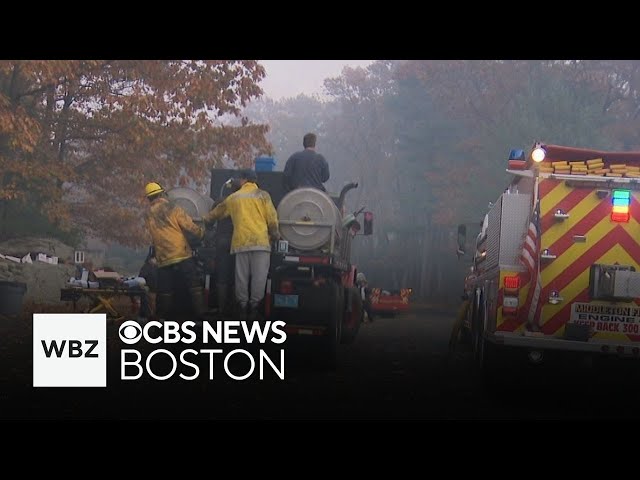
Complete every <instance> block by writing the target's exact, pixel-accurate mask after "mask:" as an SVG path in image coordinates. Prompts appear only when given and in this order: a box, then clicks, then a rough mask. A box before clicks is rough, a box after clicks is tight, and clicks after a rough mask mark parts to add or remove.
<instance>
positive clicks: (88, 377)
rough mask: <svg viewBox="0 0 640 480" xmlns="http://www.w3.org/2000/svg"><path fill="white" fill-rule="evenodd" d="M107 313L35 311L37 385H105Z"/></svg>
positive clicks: (34, 375) (34, 371) (34, 359)
mask: <svg viewBox="0 0 640 480" xmlns="http://www.w3.org/2000/svg"><path fill="white" fill-rule="evenodd" d="M106 339H107V318H106V314H104V313H73V314H68V313H35V314H34V315H33V386H34V387H106V386H107V349H106Z"/></svg>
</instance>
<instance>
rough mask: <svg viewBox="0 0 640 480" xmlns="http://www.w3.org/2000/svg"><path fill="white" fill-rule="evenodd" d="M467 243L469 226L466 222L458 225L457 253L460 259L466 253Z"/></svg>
mask: <svg viewBox="0 0 640 480" xmlns="http://www.w3.org/2000/svg"><path fill="white" fill-rule="evenodd" d="M466 244H467V226H466V225H464V224H460V225H458V250H457V251H456V255H457V256H458V260H459V259H460V257H462V256H463V255H464V254H465V251H464V249H465V246H466Z"/></svg>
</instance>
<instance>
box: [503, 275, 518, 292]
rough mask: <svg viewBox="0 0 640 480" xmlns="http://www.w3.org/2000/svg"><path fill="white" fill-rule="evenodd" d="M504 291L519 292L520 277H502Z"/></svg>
mask: <svg viewBox="0 0 640 480" xmlns="http://www.w3.org/2000/svg"><path fill="white" fill-rule="evenodd" d="M504 289H505V290H508V291H514V292H517V291H518V290H520V276H519V275H513V276H509V277H504Z"/></svg>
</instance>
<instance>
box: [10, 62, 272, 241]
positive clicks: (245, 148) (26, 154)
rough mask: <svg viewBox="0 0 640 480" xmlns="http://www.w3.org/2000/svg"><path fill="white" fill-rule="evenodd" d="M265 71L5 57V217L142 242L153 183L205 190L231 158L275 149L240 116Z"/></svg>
mask: <svg viewBox="0 0 640 480" xmlns="http://www.w3.org/2000/svg"><path fill="white" fill-rule="evenodd" d="M264 75H265V71H264V68H263V67H262V66H261V65H260V64H258V63H257V62H256V61H254V60H244V61H226V60H210V61H193V60H189V61H169V60H143V61H137V60H105V61H84V60H64V61H0V166H1V167H2V175H1V176H0V181H1V184H0V187H1V188H0V202H1V204H0V208H1V209H2V215H3V216H4V217H5V218H6V217H7V216H8V215H13V214H16V212H19V211H20V209H21V208H25V207H28V206H34V205H36V206H37V207H38V209H39V210H41V211H42V212H43V213H44V214H45V215H46V217H47V218H48V219H50V220H51V222H52V223H53V225H54V226H55V227H56V228H58V229H62V230H69V229H70V228H72V227H74V226H75V227H78V228H80V229H82V231H83V232H84V233H86V234H91V235H94V236H97V237H100V238H102V239H105V240H114V241H118V242H120V243H122V244H125V245H130V246H136V245H140V244H141V242H143V230H142V227H143V224H142V222H141V215H140V213H141V212H140V210H141V208H143V207H144V198H143V196H142V194H141V192H142V190H143V188H144V184H145V183H146V182H148V181H159V182H161V183H162V184H164V185H165V186H166V187H171V186H175V185H185V184H187V183H188V182H191V183H192V184H194V185H195V186H196V187H197V188H200V189H201V190H203V189H205V188H206V186H207V184H208V179H209V171H210V168H211V167H213V166H214V165H216V163H217V162H219V159H220V158H221V157H222V156H223V155H225V154H227V155H229V156H230V157H231V158H234V159H235V160H236V162H237V163H238V164H240V165H249V164H250V162H251V160H252V159H253V158H254V156H255V154H256V153H257V152H260V153H263V152H265V151H270V146H269V144H268V142H267V141H266V138H265V134H266V133H267V131H268V128H267V126H266V125H259V124H252V123H250V122H249V120H248V119H247V118H246V117H243V116H242V108H243V107H245V106H246V104H247V102H248V101H249V100H251V99H252V98H257V97H259V96H260V95H261V94H262V90H261V89H260V87H259V86H258V82H259V81H260V80H261V79H262V78H263V77H264ZM226 117H231V118H240V120H241V121H240V125H238V126H231V125H228V124H225V123H224V122H223V120H224V119H225V118H226ZM1 233H2V232H1V231H0V234H1ZM5 233H6V232H5Z"/></svg>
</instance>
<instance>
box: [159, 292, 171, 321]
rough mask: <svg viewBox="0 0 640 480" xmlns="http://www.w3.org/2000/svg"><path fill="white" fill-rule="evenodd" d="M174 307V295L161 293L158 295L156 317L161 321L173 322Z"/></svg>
mask: <svg viewBox="0 0 640 480" xmlns="http://www.w3.org/2000/svg"><path fill="white" fill-rule="evenodd" d="M172 307H173V295H172V294H171V293H159V294H158V295H156V317H158V319H159V320H162V321H167V320H171V318H170V317H171V313H172V312H171V308H172Z"/></svg>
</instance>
